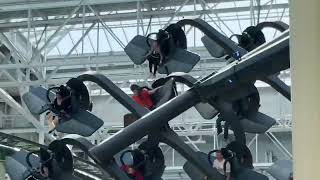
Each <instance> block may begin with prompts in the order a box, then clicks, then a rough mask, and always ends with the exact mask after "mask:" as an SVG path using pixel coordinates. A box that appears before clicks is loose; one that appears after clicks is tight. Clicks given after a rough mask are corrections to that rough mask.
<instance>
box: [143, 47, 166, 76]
mask: <svg viewBox="0 0 320 180" xmlns="http://www.w3.org/2000/svg"><path fill="white" fill-rule="evenodd" d="M146 59H147V60H148V61H149V71H150V74H151V75H153V77H156V73H157V69H158V66H159V64H160V62H161V61H162V59H163V55H162V53H161V52H160V47H159V44H158V42H157V41H153V42H152V45H151V49H150V51H149V52H148V54H147V55H146ZM152 68H153V71H152Z"/></svg>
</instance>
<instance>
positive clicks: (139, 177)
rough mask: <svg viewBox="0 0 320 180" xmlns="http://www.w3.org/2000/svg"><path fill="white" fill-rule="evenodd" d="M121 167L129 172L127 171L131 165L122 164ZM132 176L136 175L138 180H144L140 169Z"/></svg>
mask: <svg viewBox="0 0 320 180" xmlns="http://www.w3.org/2000/svg"><path fill="white" fill-rule="evenodd" d="M120 169H121V170H122V171H124V172H125V173H127V172H128V169H129V166H128V165H123V166H121V168H120ZM131 176H134V177H135V179H136V180H143V176H142V174H141V173H140V172H139V171H137V170H135V171H134V172H133V173H132V174H131Z"/></svg>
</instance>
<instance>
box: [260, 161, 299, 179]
mask: <svg viewBox="0 0 320 180" xmlns="http://www.w3.org/2000/svg"><path fill="white" fill-rule="evenodd" d="M266 171H267V172H268V173H269V174H270V175H271V176H272V177H274V178H275V179H276V180H288V179H289V177H290V174H291V173H292V171H293V166H292V161H290V160H279V161H277V162H275V163H274V164H273V165H272V166H271V167H270V168H269V169H267V170H266Z"/></svg>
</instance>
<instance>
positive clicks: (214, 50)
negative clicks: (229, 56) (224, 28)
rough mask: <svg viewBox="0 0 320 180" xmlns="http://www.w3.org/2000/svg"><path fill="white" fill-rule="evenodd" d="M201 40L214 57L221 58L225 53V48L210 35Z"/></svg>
mask: <svg viewBox="0 0 320 180" xmlns="http://www.w3.org/2000/svg"><path fill="white" fill-rule="evenodd" d="M201 41H202V43H203V45H204V47H206V49H207V50H208V52H209V54H210V55H211V56H212V57H215V58H221V57H222V56H224V55H225V53H224V49H223V48H222V47H221V46H219V45H218V43H216V42H215V41H214V40H212V39H210V38H209V37H208V36H203V37H202V38H201Z"/></svg>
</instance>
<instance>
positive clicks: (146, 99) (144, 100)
mask: <svg viewBox="0 0 320 180" xmlns="http://www.w3.org/2000/svg"><path fill="white" fill-rule="evenodd" d="M132 99H133V100H134V101H135V102H137V103H138V104H140V105H141V106H143V107H146V108H148V109H151V108H152V107H153V102H152V99H151V95H150V93H149V91H147V90H146V89H143V90H142V91H141V93H140V96H137V95H133V96H132Z"/></svg>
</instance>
